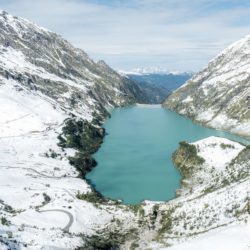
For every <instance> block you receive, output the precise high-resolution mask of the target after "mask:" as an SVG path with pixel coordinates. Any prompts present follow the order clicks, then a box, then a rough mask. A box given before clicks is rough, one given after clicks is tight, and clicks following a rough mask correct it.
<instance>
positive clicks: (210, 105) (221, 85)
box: [163, 35, 250, 137]
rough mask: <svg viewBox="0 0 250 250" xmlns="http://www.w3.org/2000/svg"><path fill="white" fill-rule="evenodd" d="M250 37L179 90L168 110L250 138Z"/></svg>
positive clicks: (168, 104) (166, 103) (241, 41)
mask: <svg viewBox="0 0 250 250" xmlns="http://www.w3.org/2000/svg"><path fill="white" fill-rule="evenodd" d="M249 100H250V35H247V36H245V37H244V38H242V39H241V40H239V41H237V42H235V43H233V44H232V45H230V46H229V47H227V48H226V49H225V50H223V51H222V52H221V53H220V54H219V55H218V56H217V57H215V58H214V59H213V60H211V61H210V62H209V63H208V66H207V67H205V68H204V69H202V70H201V71H200V72H198V73H197V74H195V75H194V76H193V77H192V78H191V79H190V80H189V81H187V82H186V83H185V84H184V85H183V86H181V87H180V88H179V89H177V90H176V91H175V92H174V93H172V95H170V96H169V97H168V98H167V99H166V100H165V102H164V103H163V106H164V107H167V108H169V109H171V110H174V111H176V112H178V113H180V114H182V115H186V116H188V117H190V118H192V119H194V120H195V121H198V122H201V123H202V124H205V125H207V126H210V127H214V128H218V129H223V130H227V131H230V132H232V133H236V134H239V135H243V136H247V137H250V108H249V107H250V101H249Z"/></svg>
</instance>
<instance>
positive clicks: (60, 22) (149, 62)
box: [0, 0, 250, 70]
mask: <svg viewBox="0 0 250 250" xmlns="http://www.w3.org/2000/svg"><path fill="white" fill-rule="evenodd" d="M99 2H102V3H103V2H108V3H109V4H108V5H107V4H106V5H105V4H98V1H86V0H85V1H84V0H81V1H80V0H36V1H34V0H19V1H18V0H10V1H7V2H6V1H1V0H0V8H1V9H5V10H7V11H9V12H10V13H12V14H16V15H19V16H22V17H25V18H28V19H30V20H33V21H35V22H36V23H38V24H39V25H42V26H45V27H46V28H49V29H51V30H53V31H55V32H58V33H60V34H61V35H63V36H64V37H65V38H66V39H68V40H69V41H70V42H72V43H73V44H74V45H76V46H77V47H80V48H82V49H84V50H85V51H86V52H88V53H89V54H90V55H91V56H94V58H96V59H97V58H103V59H105V60H106V61H107V62H108V63H110V64H111V66H113V67H115V68H124V69H129V68H132V67H140V66H162V67H165V68H168V69H170V70H198V69H199V68H201V67H202V66H204V65H205V64H206V62H207V61H208V60H209V59H211V57H213V56H215V55H216V54H217V53H218V52H219V51H220V50H222V49H223V48H224V47H226V46H227V45H228V44H230V43H231V42H234V41H235V40H237V39H239V38H241V37H242V36H244V35H246V34H248V33H249V32H250V21H248V19H249V18H248V17H249V14H250V6H248V5H245V4H244V3H245V2H246V1H234V0H231V1H226V0H218V1H216V2H215V1H209V0H189V1H187V0H130V1H121V0H120V1H118V0H117V1H114V0H110V1H100V0H99ZM227 2H230V5H229V6H227ZM240 2H241V3H242V4H239V3H240ZM111 3H112V4H111ZM237 3H238V4H237ZM242 20H243V21H242ZM244 20H245V21H244Z"/></svg>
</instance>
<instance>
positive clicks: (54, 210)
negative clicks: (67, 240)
mask: <svg viewBox="0 0 250 250" xmlns="http://www.w3.org/2000/svg"><path fill="white" fill-rule="evenodd" d="M38 212H39V213H46V212H60V213H64V214H66V215H67V216H68V217H69V222H68V224H67V225H66V226H65V227H64V228H63V229H62V230H63V231H64V232H67V233H68V232H69V229H70V227H71V226H72V224H73V222H74V217H73V215H72V214H71V213H70V212H69V211H67V210H63V209H48V210H40V211H38Z"/></svg>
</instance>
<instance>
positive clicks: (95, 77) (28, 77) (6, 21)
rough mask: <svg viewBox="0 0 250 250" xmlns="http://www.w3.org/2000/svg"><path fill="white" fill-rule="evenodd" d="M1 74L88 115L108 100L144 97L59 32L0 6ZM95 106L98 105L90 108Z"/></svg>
mask: <svg viewBox="0 0 250 250" xmlns="http://www.w3.org/2000/svg"><path fill="white" fill-rule="evenodd" d="M0 31H1V32H0V76H1V78H3V79H5V80H4V81H6V80H10V79H12V80H14V81H16V82H17V84H18V85H21V86H23V87H25V88H27V89H29V90H30V91H33V92H37V93H39V94H43V95H46V96H47V97H50V98H51V99H52V100H54V101H56V102H57V103H58V104H60V105H61V106H62V107H64V108H69V109H70V108H72V107H74V109H73V112H77V113H78V114H81V115H82V116H84V118H86V117H89V118H90V117H91V113H92V112H94V111H96V110H95V109H97V110H99V111H100V112H104V111H105V109H107V108H109V107H111V106H119V105H124V104H128V103H134V102H145V100H144V96H143V93H142V92H141V90H140V89H139V88H138V87H137V86H136V85H135V84H133V83H132V82H131V81H129V80H128V79H127V78H126V77H121V76H120V75H119V74H118V73H116V72H115V71H114V70H112V69H111V68H110V67H109V66H108V65H107V64H105V63H104V62H103V61H100V62H98V63H95V62H94V61H93V60H91V59H90V58H89V57H88V55H87V54H86V53H85V52H84V51H82V50H80V49H77V48H74V47H73V46H72V45H71V44H70V43H69V42H67V41H66V40H64V39H63V38H62V37H60V36H59V35H57V34H55V33H53V32H50V31H48V30H46V29H44V28H40V27H38V26H37V25H35V24H33V23H31V22H29V21H27V20H25V19H22V18H17V17H14V16H11V15H9V14H7V13H6V12H4V11H2V12H0ZM94 106H95V107H96V108H94Z"/></svg>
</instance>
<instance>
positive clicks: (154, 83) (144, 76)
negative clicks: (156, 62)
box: [122, 68, 192, 103]
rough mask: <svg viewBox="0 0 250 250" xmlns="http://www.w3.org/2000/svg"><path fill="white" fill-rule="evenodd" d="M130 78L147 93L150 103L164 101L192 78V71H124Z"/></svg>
mask: <svg viewBox="0 0 250 250" xmlns="http://www.w3.org/2000/svg"><path fill="white" fill-rule="evenodd" d="M122 74H125V75H126V76H127V77H128V78H129V79H130V80H133V81H135V82H136V83H137V85H138V87H139V88H140V89H141V90H142V92H144V93H146V95H147V97H146V99H148V100H149V101H150V103H162V102H163V101H164V100H165V99H166V97H167V96H168V95H170V94H171V93H172V92H173V91H174V90H176V89H177V88H179V87H180V86H181V85H182V84H184V83H185V82H186V81H187V80H188V79H189V78H191V76H192V73H191V72H170V71H167V70H160V69H158V70H157V68H155V69H154V70H153V69H151V70H150V69H137V70H134V71H130V72H122Z"/></svg>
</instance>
